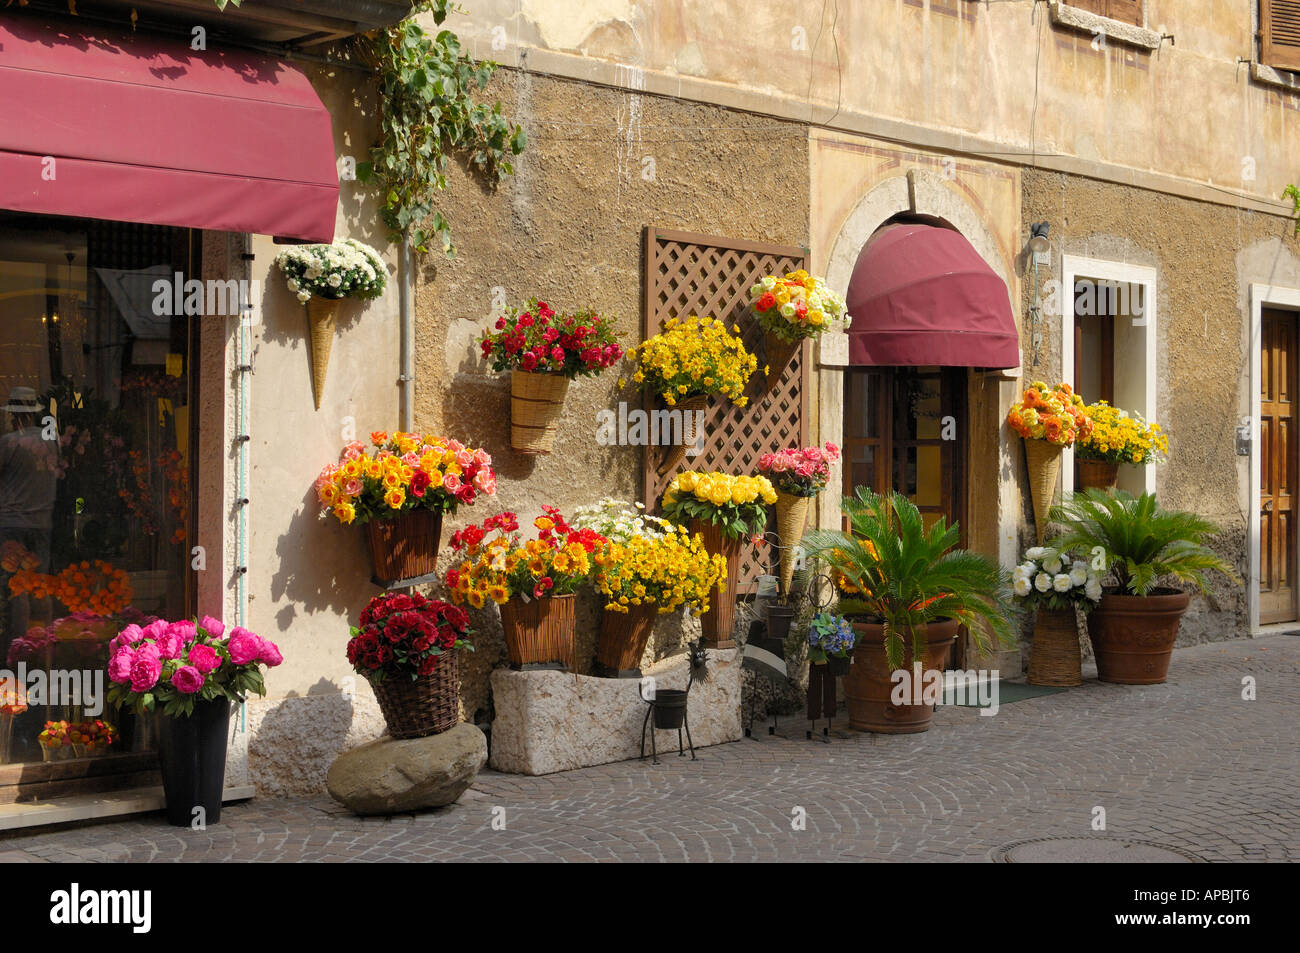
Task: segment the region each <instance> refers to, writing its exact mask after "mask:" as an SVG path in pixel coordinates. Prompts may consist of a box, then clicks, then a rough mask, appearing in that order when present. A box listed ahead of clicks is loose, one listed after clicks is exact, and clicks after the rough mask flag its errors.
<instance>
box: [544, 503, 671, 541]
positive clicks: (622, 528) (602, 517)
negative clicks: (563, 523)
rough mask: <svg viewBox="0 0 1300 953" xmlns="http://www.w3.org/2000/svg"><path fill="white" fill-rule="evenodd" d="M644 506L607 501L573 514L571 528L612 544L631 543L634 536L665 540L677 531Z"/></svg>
mask: <svg viewBox="0 0 1300 953" xmlns="http://www.w3.org/2000/svg"><path fill="white" fill-rule="evenodd" d="M644 511H645V504H644V503H628V502H626V501H625V500H616V499H614V498H613V497H609V496H607V497H605V498H604V499H602V500H598V501H597V502H595V503H589V504H588V505H586V506H579V507H578V508H577V509H576V510H574V511H573V518H572V519H570V520H569V524H570V525H571V526H573V527H574V528H575V529H590V530H593V531H595V532H597V533H599V534H600V535H601V536H604V537H605V538H606V539H608V540H609V541H610V542H614V543H624V544H626V543H628V542H630V541H631V540H632V538H633V537H634V536H641V537H644V538H645V539H662V538H663V537H665V536H667V535H668V534H669V533H671V532H673V530H675V529H676V527H675V526H674V525H673V524H672V523H670V522H669V521H668V520H666V519H661V518H660V517H658V516H648V515H646V513H645V512H644Z"/></svg>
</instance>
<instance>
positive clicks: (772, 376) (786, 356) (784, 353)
mask: <svg viewBox="0 0 1300 953" xmlns="http://www.w3.org/2000/svg"><path fill="white" fill-rule="evenodd" d="M801 347H803V339H802V338H796V339H795V340H793V341H787V340H786V339H785V338H783V337H781V336H780V335H779V334H773V333H772V332H771V331H768V332H767V335H766V337H765V338H764V339H763V350H764V352H765V354H766V357H767V386H768V387H769V388H770V387H775V386H776V382H777V381H779V380H780V379H781V374H782V372H784V371H785V367H786V365H787V364H789V363H790V360H791V358H793V357H794V356H795V354H797V353H798V352H799V349H800V348H801Z"/></svg>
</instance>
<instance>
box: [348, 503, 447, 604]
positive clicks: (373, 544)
mask: <svg viewBox="0 0 1300 953" xmlns="http://www.w3.org/2000/svg"><path fill="white" fill-rule="evenodd" d="M366 539H367V541H368V542H369V544H370V563H371V566H372V567H373V568H374V572H375V579H377V580H379V582H380V583H382V584H384V585H386V586H391V585H392V584H393V583H396V582H399V581H402V580H407V579H418V578H420V577H421V576H428V575H430V574H431V573H434V572H436V571H437V569H438V546H439V545H440V543H441V540H442V513H441V512H434V511H433V510H425V509H419V510H407V511H406V512H404V513H402V514H401V515H400V516H397V517H395V518H394V519H375V520H371V521H370V522H368V523H366Z"/></svg>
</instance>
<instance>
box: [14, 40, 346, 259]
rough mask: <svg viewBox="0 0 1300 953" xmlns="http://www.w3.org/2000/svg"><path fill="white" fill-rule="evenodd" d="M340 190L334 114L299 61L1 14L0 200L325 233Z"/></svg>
mask: <svg viewBox="0 0 1300 953" xmlns="http://www.w3.org/2000/svg"><path fill="white" fill-rule="evenodd" d="M51 159H52V160H53V162H50V161H49V160H51ZM338 192H339V190H338V173H337V171H336V167H335V160H334V136H333V132H332V131H331V129H330V117H329V113H328V112H326V110H325V107H324V106H323V105H321V101H320V98H319V97H318V96H317V95H316V92H315V90H313V89H312V87H311V83H310V82H308V80H307V77H306V76H304V75H303V74H302V73H301V72H300V71H299V70H298V69H296V68H295V67H293V66H290V65H289V64H287V63H283V62H280V61H277V60H274V59H269V58H266V57H260V56H256V55H254V54H250V53H245V52H242V51H237V50H233V49H221V50H217V49H209V50H208V51H206V52H194V51H192V50H190V48H189V47H188V46H185V45H182V44H180V43H177V42H173V41H165V40H161V39H158V38H156V37H150V36H148V35H146V34H144V33H139V34H135V35H132V34H129V33H127V34H122V35H117V34H113V33H109V32H104V31H101V30H100V29H98V28H95V27H89V28H84V29H83V28H82V27H81V25H80V24H78V23H77V22H76V20H75V19H72V18H68V19H65V20H60V21H59V22H58V23H57V24H56V23H52V22H48V21H44V20H38V19H33V18H30V17H27V16H23V15H18V16H13V15H11V16H8V17H7V18H4V19H0V208H6V209H12V210H14V211H20V212H40V213H45V214H50V215H73V216H81V217H86V218H100V219H110V220H115V221H125V222H145V223H149V224H154V225H176V226H182V227H188V228H209V229H216V230H219V231H230V232H255V233H258V234H264V235H277V236H284V237H287V238H298V239H305V240H307V241H318V242H327V241H330V240H332V239H333V237H334V219H335V211H336V209H337V206H338Z"/></svg>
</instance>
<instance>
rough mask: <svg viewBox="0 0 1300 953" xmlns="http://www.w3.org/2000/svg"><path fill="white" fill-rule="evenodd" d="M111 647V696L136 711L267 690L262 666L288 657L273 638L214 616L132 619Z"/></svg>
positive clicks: (179, 709)
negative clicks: (176, 619) (135, 621)
mask: <svg viewBox="0 0 1300 953" xmlns="http://www.w3.org/2000/svg"><path fill="white" fill-rule="evenodd" d="M109 651H110V652H111V656H110V658H109V662H108V678H109V681H110V682H112V685H110V686H109V689H108V700H109V701H110V702H111V703H112V704H113V705H115V706H117V707H119V708H122V707H125V708H129V709H131V710H133V711H135V712H136V713H137V714H142V713H144V712H146V711H153V710H154V709H156V708H159V709H161V711H162V712H163V714H166V715H182V716H189V715H190V714H192V713H193V711H194V705H195V703H196V702H200V701H211V700H212V699H216V698H226V699H229V700H230V701H237V702H242V701H243V700H244V698H245V697H246V696H247V695H248V694H249V693H250V692H251V693H253V694H257V695H265V694H266V686H265V684H264V682H263V680H262V668H261V667H262V666H263V665H266V666H268V667H271V668H273V667H275V666H276V665H279V664H280V663H281V662H282V661H284V659H283V657H282V656H281V655H280V650H279V648H277V647H276V645H275V643H274V642H272V641H270V640H269V639H264V638H262V637H261V636H260V635H256V634H254V633H252V632H250V631H248V629H245V628H243V627H241V626H235V627H233V628H231V629H229V630H227V629H226V626H225V624H224V623H222V622H221V621H220V620H218V619H214V618H212V617H211V616H205V617H204V618H202V619H200V620H197V621H190V620H181V621H179V622H167V621H165V620H162V619H158V620H156V621H154V622H151V623H149V624H148V625H146V626H143V627H142V626H139V625H135V624H132V625H128V626H126V627H125V628H124V629H122V631H121V632H119V633H118V635H117V637H116V638H114V639H113V640H112V641H111V642H110V643H109Z"/></svg>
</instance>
